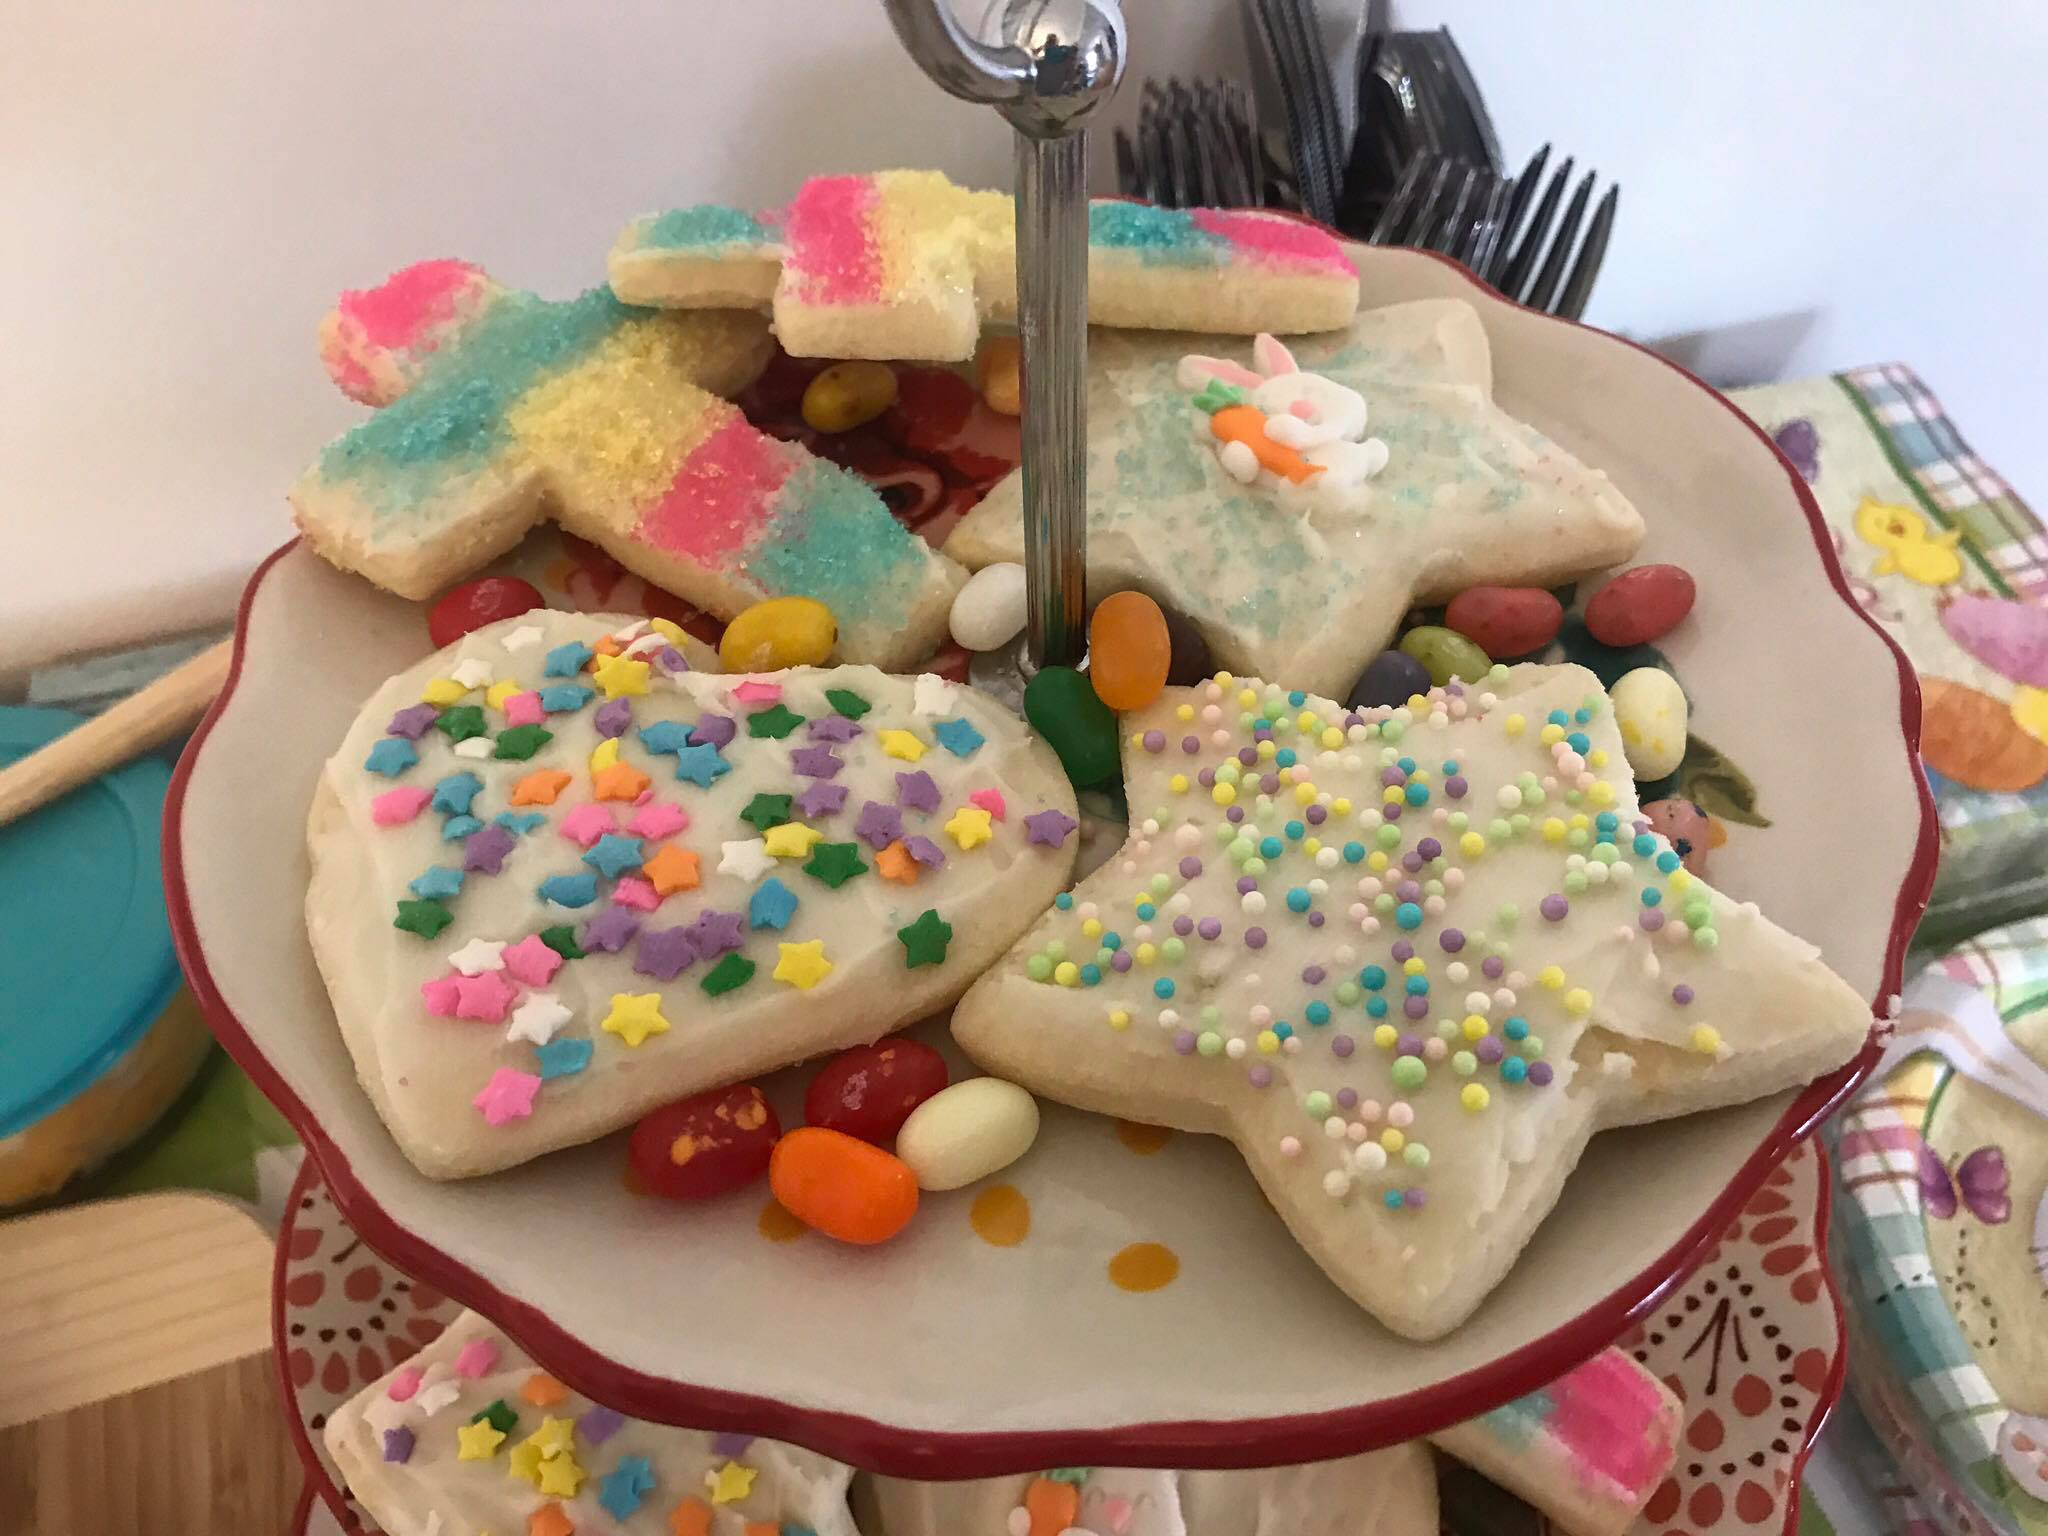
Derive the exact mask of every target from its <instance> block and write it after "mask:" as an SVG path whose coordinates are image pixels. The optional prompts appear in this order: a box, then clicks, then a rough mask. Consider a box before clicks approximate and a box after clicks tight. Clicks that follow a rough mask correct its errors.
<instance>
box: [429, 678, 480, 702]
mask: <svg viewBox="0 0 2048 1536" xmlns="http://www.w3.org/2000/svg"><path fill="white" fill-rule="evenodd" d="M468 692H469V689H468V688H466V687H464V686H463V685H462V684H461V683H458V682H457V681H455V679H454V678H452V677H437V678H435V679H433V680H432V681H431V682H429V683H428V684H427V686H426V687H424V688H422V689H421V690H420V701H421V702H422V703H426V704H434V705H440V706H446V705H449V704H457V703H460V702H461V701H462V697H463V695H464V694H466V693H468Z"/></svg>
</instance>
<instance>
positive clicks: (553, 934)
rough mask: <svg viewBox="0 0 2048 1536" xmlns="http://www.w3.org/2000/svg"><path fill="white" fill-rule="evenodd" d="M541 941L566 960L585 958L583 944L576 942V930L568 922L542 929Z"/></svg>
mask: <svg viewBox="0 0 2048 1536" xmlns="http://www.w3.org/2000/svg"><path fill="white" fill-rule="evenodd" d="M540 941H541V943H543V944H545V945H547V947H548V948H549V949H552V950H553V951H554V952H555V953H556V954H558V955H560V956H561V957H562V958H563V959H564V960H581V959H582V958H583V946H582V945H581V944H578V943H577V942H576V930H575V929H574V928H571V927H570V926H569V925H568V924H567V923H557V924H556V925H555V926H554V927H552V928H543V929H541V931H540Z"/></svg>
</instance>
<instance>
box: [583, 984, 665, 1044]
mask: <svg viewBox="0 0 2048 1536" xmlns="http://www.w3.org/2000/svg"><path fill="white" fill-rule="evenodd" d="M599 1028H601V1029H603V1030H604V1032H605V1033H606V1034H610V1035H617V1036H618V1037H619V1038H620V1039H621V1040H623V1041H625V1042H626V1044H628V1045H630V1046H633V1047H636V1048H637V1047H639V1046H641V1045H644V1044H645V1043H646V1041H647V1037H648V1036H649V1035H665V1034H667V1033H668V1020H667V1019H666V1018H664V1017H663V1016H662V1012H661V994H660V993H659V992H614V993H613V994H612V1006H611V1012H609V1013H607V1014H606V1015H605V1016H604V1022H603V1024H601V1025H600V1026H599Z"/></svg>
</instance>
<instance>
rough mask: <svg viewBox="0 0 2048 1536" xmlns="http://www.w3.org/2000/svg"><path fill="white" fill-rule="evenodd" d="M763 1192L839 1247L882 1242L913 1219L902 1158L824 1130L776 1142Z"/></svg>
mask: <svg viewBox="0 0 2048 1536" xmlns="http://www.w3.org/2000/svg"><path fill="white" fill-rule="evenodd" d="M768 1187H769V1188H770V1189H772V1190H774V1191H775V1198H776V1199H777V1200H778V1201H780V1202H781V1203H782V1208H783V1209H784V1210H786V1211H788V1212H789V1214H790V1215H792V1216H794V1217H796V1219H797V1220H798V1221H801V1222H802V1223H803V1224H804V1225H805V1226H807V1227H810V1228H812V1229H814V1230H815V1231H819V1232H822V1233H824V1234H825V1235H826V1236H827V1237H836V1238H838V1239H839V1240H840V1241H841V1242H842V1243H885V1242H887V1241H888V1240H889V1239H890V1238H892V1237H894V1236H895V1235H896V1234H897V1233H898V1232H901V1231H902V1230H903V1229H904V1228H905V1227H906V1226H908V1225H909V1224H910V1218H911V1217H913V1216H915V1215H916V1214H917V1176H916V1175H915V1174H913V1173H912V1172H911V1171H910V1169H909V1168H908V1167H907V1166H906V1165H905V1164H904V1163H903V1162H902V1160H901V1159H899V1158H897V1157H895V1156H894V1155H893V1154H891V1153H888V1152H884V1151H883V1150H882V1149H881V1148H880V1147H871V1146H869V1145H868V1144H867V1143H866V1142H864V1141H857V1140H855V1139H854V1138H853V1137H851V1136H848V1135H846V1134H845V1133H844V1132H842V1131H828V1130H826V1129H825V1128H824V1127H823V1126H817V1125H806V1126H799V1127H798V1128H797V1129H796V1130H793V1131H791V1132H790V1133H789V1134H788V1135H787V1136H785V1137H783V1138H782V1140H780V1141H778V1142H776V1143H775V1151H774V1154H773V1155H772V1156H771V1157H770V1158H769V1159H768Z"/></svg>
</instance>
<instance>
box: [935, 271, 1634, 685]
mask: <svg viewBox="0 0 2048 1536" xmlns="http://www.w3.org/2000/svg"><path fill="white" fill-rule="evenodd" d="M1238 345H1239V344H1237V343H1233V342H1227V341H1223V340H1221V339H1219V338H1216V337H1201V336H1190V335H1160V334H1152V333H1142V332H1119V331H1097V332H1095V333H1094V335H1093V336H1092V337H1091V338H1090V340H1089V352H1088V366H1089V390H1088V582H1089V589H1090V591H1091V593H1093V594H1094V595H1095V596H1097V597H1100V596H1103V595H1105V594H1107V593H1110V592H1113V591H1117V590H1120V589H1123V588H1128V587H1136V588H1141V589H1143V590H1144V591H1146V592H1149V593H1150V594H1152V595H1153V596H1154V597H1155V598H1157V599H1158V600H1159V601H1160V602H1162V603H1165V604H1167V605H1168V606H1169V607H1172V608H1176V609H1178V610H1179V611H1180V612H1182V613H1184V614H1186V615H1187V616H1188V618H1190V619H1191V620H1193V621H1194V623H1195V624H1196V625H1197V626H1198V627H1199V628H1200V630H1201V631H1202V634H1203V636H1204V638H1206V639H1207V640H1208V642H1209V645H1210V648H1211V650H1212V651H1213V652H1214V653H1215V655H1216V657H1217V659H1218V660H1219V661H1220V662H1221V663H1223V664H1224V665H1226V666H1230V667H1233V668H1237V669H1239V670H1243V671H1247V672H1255V673H1258V674H1260V675H1263V676H1266V677H1281V678H1287V679H1289V680H1290V681H1292V682H1294V683H1295V684H1296V685H1297V686H1299V687H1303V688H1308V689H1312V690H1315V691H1319V692H1323V693H1328V694H1332V695H1334V696H1336V697H1339V698H1342V697H1343V696H1344V695H1345V694H1347V693H1348V692H1349V691H1350V688H1351V685H1352V683H1353V682H1354V681H1355V680H1356V679H1357V677H1358V674H1359V673H1360V672H1361V671H1363V670H1364V668H1365V664H1366V663H1367V662H1368V661H1370V660H1371V659H1372V658H1373V656H1374V655H1375V654H1377V653H1378V652H1379V651H1381V650H1383V649H1385V647H1386V646H1387V644H1388V643H1389V641H1390V640H1391V637H1392V635H1393V633H1394V629H1395V626H1396V625H1397V624H1398V623H1399V622H1400V619H1401V615H1402V613H1403V612H1404V611H1406V610H1407V609H1408V608H1409V607H1410V606H1411V605H1412V604H1415V603H1425V602H1433V601H1439V600H1442V599H1444V598H1448V597H1450V596H1453V595H1454V594H1456V593H1458V592H1460V591H1462V590H1463V589H1464V588H1466V587H1470V586H1476V585H1480V584H1483V583H1498V584H1503V585H1510V586H1527V585H1535V586H1542V585H1548V584H1555V583H1557V582H1560V581H1564V580H1568V579H1570V578H1573V577H1576V576H1579V575H1582V574H1584V573H1585V572H1587V571H1590V570H1594V569H1597V568H1599V567H1601V566H1605V565H1611V564H1613V563H1615V562H1616V561H1620V560H1625V559H1627V558H1628V557H1629V556H1630V555H1632V554H1633V553H1634V552H1635V549H1636V546H1637V545H1638V544H1639V543H1640V542H1641V540H1642V536H1643V524H1642V519H1641V517H1640V516H1638V515H1637V513H1636V510H1635V508H1634V507H1632V506H1631V505H1630V504H1629V502H1628V500H1627V498H1625V497H1624V496H1623V495H1622V494H1621V493H1620V492H1619V491H1618V490H1616V489H1615V487H1614V486H1613V485H1611V484H1610V483H1609V482H1608V480H1607V479H1606V477H1605V476H1604V475H1602V474H1600V473H1599V472H1598V471H1597V470H1594V469H1590V468H1588V467H1587V466H1586V465H1584V464H1582V463H1580V462H1579V461H1578V460H1577V459H1575V458H1573V457H1572V456H1571V455H1570V454H1569V453H1567V452H1565V450H1564V449H1562V448H1560V447H1559V446H1558V445H1557V444H1555V443H1553V442H1551V441H1550V440H1549V439H1547V438H1546V437H1544V436H1543V435H1542V434H1541V433H1539V432H1537V431H1536V430H1535V429H1534V428H1533V427H1530V426H1527V425H1526V424H1524V423H1522V422H1520V421H1517V420H1515V419H1514V418H1513V417H1511V416H1509V415H1508V414H1507V413H1506V412H1504V411H1502V410H1501V409H1500V408H1499V407H1498V406H1496V405H1494V404H1493V403H1492V399H1491V394H1492V364H1491V358H1490V354H1489V352H1488V348H1487V341H1486V333H1485V331H1484V330H1483V329H1482V328H1481V326H1480V323H1479V317H1478V315H1477V314H1476V312H1475V311H1474V310H1473V309H1472V307H1471V306H1470V305H1468V304H1464V303H1461V302H1459V301H1457V300H1450V299H1433V300H1424V301H1419V302H1416V303H1410V304H1398V305H1393V306H1390V307H1388V308H1384V309H1376V310H1368V311H1365V312H1363V313H1361V314H1360V315H1359V316H1358V318H1357V320H1356V321H1354V322H1353V323H1352V325H1351V326H1350V327H1349V328H1348V329H1345V330H1339V331H1331V332H1327V333H1325V334H1322V335H1318V336H1310V337H1302V338H1298V339H1296V340H1295V341H1294V342H1292V343H1290V346H1291V351H1289V350H1288V349H1286V348H1278V347H1276V346H1274V345H1272V344H1271V342H1270V338H1261V339H1260V342H1259V343H1258V344H1255V346H1254V347H1253V348H1250V349H1243V350H1232V348H1233V347H1237V346H1238ZM1219 352H1220V353H1221V354H1222V355H1221V356H1216V357H1212V356H1208V355H1207V354H1212V353H1219ZM1184 365H1185V366H1184ZM1361 401H1362V408H1361V406H1360V404H1359V402H1361ZM1198 402H1199V403H1198ZM1269 429H1270V430H1269ZM1226 433H1228V434H1230V436H1229V437H1226V436H1225V435H1224V434H1226ZM1322 439H1327V441H1322ZM1294 444H1298V445H1299V446H1291V445H1294ZM1254 446H1256V450H1257V451H1256V452H1254ZM1260 453H1264V454H1265V455H1266V457H1267V458H1268V459H1270V460H1271V461H1272V463H1271V465H1269V464H1267V463H1266V462H1265V461H1264V460H1261V459H1259V457H1258V455H1259V454H1260ZM1382 454H1383V461H1381V460H1382ZM1247 455H1249V456H1250V459H1249V461H1247V458H1246V456H1247ZM1318 460H1322V461H1325V462H1317V461H1318ZM1231 464H1235V465H1236V466H1237V468H1236V469H1235V470H1234V469H1233V468H1232V467H1230V465H1231ZM1274 465H1277V466H1278V468H1275V467H1272V466H1274ZM1247 468H1249V469H1250V470H1252V471H1253V472H1254V476H1255V477H1254V478H1250V479H1248V480H1247V479H1241V478H1240V474H1241V473H1243V472H1244V471H1245V470H1246V469H1247ZM1021 508H1022V480H1021V477H1020V476H1018V475H1016V474H1012V475H1011V476H1010V477H1009V478H1008V479H1006V480H1003V481H1002V482H1000V483H999V484H998V485H997V486H996V487H995V489H994V490H992V491H991V492H990V493H989V494H988V496H987V497H986V498H985V499H983V501H982V502H981V503H980V504H979V505H978V506H976V507H975V508H974V509H973V510H972V511H971V512H969V513H968V514H967V516H966V517H965V518H964V519H963V520H962V522H961V523H960V526H959V527H958V528H957V529H955V530H954V532H953V535H952V536H951V537H950V538H949V539H948V540H947V541H946V553H947V554H948V555H950V556H952V557H953V558H954V559H955V560H958V561H960V562H961V563H962V564H964V565H968V566H972V567H980V566H984V565H988V564H991V563H993V562H995V561H999V560H1015V561H1021V560H1022V559H1023V558H1024V544H1023V531H1022V522H1021V517H1022V512H1021Z"/></svg>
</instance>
